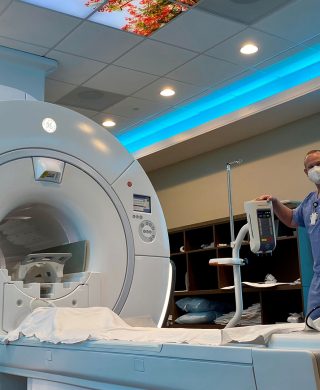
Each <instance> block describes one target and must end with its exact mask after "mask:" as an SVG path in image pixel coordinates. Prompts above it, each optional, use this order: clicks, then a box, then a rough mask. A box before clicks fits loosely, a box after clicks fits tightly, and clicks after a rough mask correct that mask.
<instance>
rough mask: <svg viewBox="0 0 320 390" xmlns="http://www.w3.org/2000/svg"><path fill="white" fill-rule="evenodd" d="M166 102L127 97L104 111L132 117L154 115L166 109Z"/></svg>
mask: <svg viewBox="0 0 320 390" xmlns="http://www.w3.org/2000/svg"><path fill="white" fill-rule="evenodd" d="M169 106H170V105H169V104H168V103H158V102H151V101H149V100H144V99H138V98H133V97H128V98H126V99H124V100H123V101H122V102H120V103H118V104H115V105H114V106H112V107H109V108H108V109H107V110H105V112H106V113H107V114H113V115H119V116H125V117H127V118H132V119H142V118H146V117H149V116H150V115H155V114H157V113H158V112H161V111H163V110H165V109H167V108H168V107H169Z"/></svg>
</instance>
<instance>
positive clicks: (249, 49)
mask: <svg viewBox="0 0 320 390" xmlns="http://www.w3.org/2000/svg"><path fill="white" fill-rule="evenodd" d="M258 50H259V49H258V46H256V45H254V44H253V43H246V44H245V45H243V46H242V47H241V49H240V53H242V54H254V53H256V52H257V51H258Z"/></svg>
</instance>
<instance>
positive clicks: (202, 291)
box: [169, 215, 303, 328]
mask: <svg viewBox="0 0 320 390" xmlns="http://www.w3.org/2000/svg"><path fill="white" fill-rule="evenodd" d="M245 223H246V219H245V215H239V216H236V217H235V223H234V226H235V234H237V233H238V231H239V230H240V228H241V227H242V226H243V225H244V224H245ZM277 230H278V234H279V237H277V244H278V245H277V246H276V248H275V250H274V252H273V254H272V256H267V255H264V256H259V257H258V256H256V255H255V254H253V253H252V252H251V251H250V247H249V241H248V239H247V238H245V242H244V243H243V245H242V246H241V249H240V256H241V257H242V258H246V259H247V260H248V264H247V265H245V266H243V267H241V274H242V280H243V281H256V282H257V281H262V280H264V278H265V276H266V275H267V274H268V273H270V274H272V275H273V276H274V277H275V278H276V279H277V280H278V281H282V280H284V281H288V280H289V281H290V280H292V281H295V280H297V279H298V278H300V277H301V275H300V259H299V253H298V245H297V240H298V238H297V234H296V232H295V229H292V228H288V227H286V226H284V225H282V224H281V222H280V221H279V222H278V225H277ZM169 239H170V247H171V249H172V253H171V256H172V257H171V259H172V261H173V262H174V264H175V266H176V290H177V291H175V292H174V294H173V302H172V304H171V315H172V321H173V322H174V321H175V319H176V318H177V317H179V316H181V315H182V314H185V313H184V312H182V311H181V310H180V309H178V307H177V306H176V305H175V302H176V301H177V300H179V299H181V298H184V297H191V298H192V297H203V298H206V299H208V300H210V301H218V302H220V303H221V302H224V301H225V302H226V303H228V304H230V303H232V304H234V289H222V287H225V286H229V285H233V284H234V282H233V269H232V267H223V266H219V267H210V266H209V260H210V258H213V257H218V258H219V257H220V258H222V257H230V256H231V254H232V248H231V247H230V245H229V243H230V241H231V238H230V227H229V219H228V218H224V219H218V220H215V221H208V222H204V223H202V224H201V223H200V224H195V225H191V226H185V227H181V228H175V229H174V230H172V231H169ZM211 243H214V246H213V247H208V248H200V246H201V245H209V244H211ZM226 243H228V245H227V246H221V247H220V246H219V244H226ZM182 246H183V247H184V249H185V252H180V251H179V250H180V248H181V247H182ZM177 251H178V252H177ZM243 300H244V304H247V306H248V305H251V304H252V303H260V305H261V318H262V323H263V324H269V323H270V324H271V323H275V322H282V321H286V318H287V317H288V316H289V313H290V312H297V313H299V312H301V311H303V297H302V287H301V285H300V284H295V285H289V284H288V285H287V284H286V285H279V286H274V287H250V286H245V285H243ZM272 308H274V309H272ZM172 326H174V327H187V324H186V325H182V324H174V325H172ZM188 327H194V328H207V327H208V328H210V327H213V328H217V325H214V324H213V325H212V324H197V325H192V326H190V325H189V326H188Z"/></svg>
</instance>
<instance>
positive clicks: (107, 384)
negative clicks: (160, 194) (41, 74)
mask: <svg viewBox="0 0 320 390" xmlns="http://www.w3.org/2000/svg"><path fill="white" fill-rule="evenodd" d="M0 118H1V143H0V182H1V191H0V249H1V252H0V265H1V269H0V278H1V279H0V291H1V294H2V295H1V301H0V325H1V330H2V336H1V343H0V388H1V389H6V390H11V389H12V390H26V389H28V390H58V389H59V390H60V389H65V390H76V389H77V390H78V389H83V390H86V389H87V390H88V389H106V390H109V389H112V390H113V389H115V390H117V389H119V390H124V389H181V390H188V389H190V390H194V389H199V390H201V389H206V390H208V389H219V390H231V389H241V390H272V389H281V390H287V389H290V390H293V389H301V388H303V387H304V388H306V389H308V390H315V389H320V377H319V371H318V370H319V369H318V365H319V356H320V337H319V333H317V332H297V333H290V334H273V335H272V336H271V338H270V340H269V342H268V343H267V344H255V343H249V342H243V343H239V342H238V343H236V342H229V343H218V345H217V344H214V345H213V344H212V345H210V344H209V343H208V345H205V343H204V344H202V345H201V344H199V343H197V342H196V341H192V338H191V341H190V342H188V343H182V344H179V343H177V342H172V341H171V342H152V341H149V342H134V341H132V340H128V341H125V340H122V341H117V340H111V341H105V340H95V341H88V340H87V341H83V342H81V343H76V344H72V345H71V344H70V345H69V344H68V345H67V344H50V343H46V342H40V341H39V340H37V339H35V338H27V337H22V338H20V339H19V340H17V341H14V342H10V343H7V342H6V341H5V339H6V332H8V331H11V330H12V329H14V328H16V327H17V326H18V325H19V323H20V322H21V321H22V320H23V319H24V318H25V317H26V316H27V315H28V314H29V313H30V312H32V310H34V309H35V308H37V307H41V306H50V305H51V306H52V305H54V306H56V307H59V306H61V307H66V306H67V307H74V308H86V307H97V306H102V307H104V306H105V307H109V308H111V309H112V310H113V311H114V312H115V313H117V314H118V315H119V316H120V317H121V318H123V319H125V320H128V321H130V320H131V321H132V320H134V319H136V320H139V321H140V325H141V321H143V320H146V321H148V324H150V323H151V322H152V323H153V324H154V325H155V327H157V328H161V327H162V325H163V324H164V321H165V318H166V312H167V307H168V302H169V299H170V292H171V288H172V280H173V277H172V273H173V272H172V268H171V264H170V259H169V245H168V237H167V229H166V224H165V220H164V217H163V213H162V210H161V207H160V204H159V201H158V198H157V196H156V194H155V191H154V189H153V188H152V185H151V184H150V182H149V180H148V178H147V176H146V174H145V173H144V171H143V170H142V168H141V167H140V165H139V163H138V162H137V161H135V160H134V159H133V158H132V157H131V156H130V155H129V153H127V151H126V150H125V149H124V148H123V147H122V146H121V145H120V144H119V143H118V141H117V140H116V139H115V138H114V137H113V136H112V135H111V134H109V133H108V132H107V131H106V130H105V129H103V128H102V127H100V126H98V125H97V124H96V123H94V122H93V121H91V120H89V119H87V118H85V117H84V116H82V115H80V114H78V113H75V112H73V111H71V110H68V109H66V108H63V107H59V106H56V105H53V104H49V103H43V102H37V101H7V102H6V101H3V102H0ZM74 246H77V247H79V246H80V247H81V248H82V252H81V253H80V252H79V251H78V252H73V248H74ZM57 248H58V249H57ZM71 256H72V257H71ZM77 256H78V257H77ZM159 331H160V332H161V331H164V332H166V331H167V332H170V330H169V329H159ZM173 331H176V332H177V329H175V330H173ZM178 331H179V332H180V330H178ZM181 332H188V330H183V331H182V330H181ZM190 332H191V330H190ZM200 332H201V330H200ZM203 332H206V335H207V336H208V337H209V336H210V334H212V335H213V336H214V337H213V338H214V339H215V340H216V339H217V335H220V334H222V331H221V330H212V331H208V330H206V331H203ZM210 332H211V333H210Z"/></svg>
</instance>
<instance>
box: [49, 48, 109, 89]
mask: <svg viewBox="0 0 320 390" xmlns="http://www.w3.org/2000/svg"><path fill="white" fill-rule="evenodd" d="M46 57H48V58H52V59H54V60H56V61H58V68H57V70H56V71H55V72H53V73H51V74H50V78H51V79H54V80H58V81H65V82H69V83H72V84H82V83H83V82H85V81H86V80H88V79H89V78H90V77H92V75H94V74H96V73H97V72H99V71H100V70H101V69H102V68H104V67H105V66H106V64H105V63H103V62H98V61H93V60H88V59H86V58H82V57H77V56H74V55H71V54H66V53H61V52H59V51H56V50H53V51H50V52H49V53H48V54H47V55H46Z"/></svg>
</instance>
